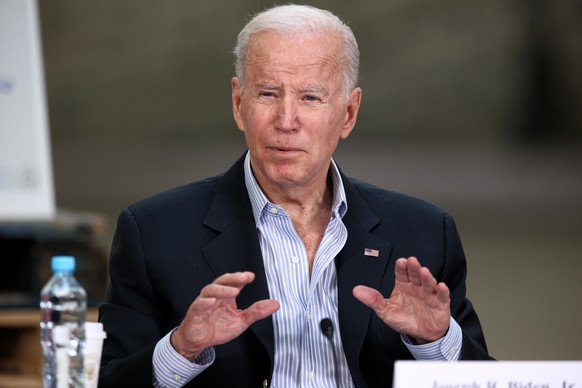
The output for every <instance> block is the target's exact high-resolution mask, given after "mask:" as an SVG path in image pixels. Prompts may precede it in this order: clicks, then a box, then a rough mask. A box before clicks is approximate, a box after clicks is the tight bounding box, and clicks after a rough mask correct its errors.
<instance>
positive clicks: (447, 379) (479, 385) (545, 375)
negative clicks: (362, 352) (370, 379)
mask: <svg viewBox="0 0 582 388" xmlns="http://www.w3.org/2000/svg"><path fill="white" fill-rule="evenodd" d="M393 388H582V361H460V362H435V361H397V362H396V363H395V365H394V384H393Z"/></svg>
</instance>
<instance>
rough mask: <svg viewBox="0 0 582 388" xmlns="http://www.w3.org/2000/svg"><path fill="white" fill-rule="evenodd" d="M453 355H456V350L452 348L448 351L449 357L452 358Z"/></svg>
mask: <svg viewBox="0 0 582 388" xmlns="http://www.w3.org/2000/svg"><path fill="white" fill-rule="evenodd" d="M455 354H457V348H455V347H452V348H451V350H449V355H450V356H451V357H454V355H455Z"/></svg>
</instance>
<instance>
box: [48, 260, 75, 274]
mask: <svg viewBox="0 0 582 388" xmlns="http://www.w3.org/2000/svg"><path fill="white" fill-rule="evenodd" d="M51 267H52V270H53V272H74V271H75V258H74V257H73V256H54V257H53V259H52V261H51Z"/></svg>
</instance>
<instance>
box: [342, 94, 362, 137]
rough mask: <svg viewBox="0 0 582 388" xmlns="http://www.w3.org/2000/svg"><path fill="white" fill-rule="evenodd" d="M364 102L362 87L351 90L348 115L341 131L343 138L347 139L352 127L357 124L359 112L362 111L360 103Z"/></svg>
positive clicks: (347, 109)
mask: <svg viewBox="0 0 582 388" xmlns="http://www.w3.org/2000/svg"><path fill="white" fill-rule="evenodd" d="M361 102H362V89H361V88H359V87H357V88H354V89H353V90H352V91H351V92H350V96H349V99H348V105H347V106H346V116H345V120H344V126H343V129H342V133H341V138H342V139H344V140H345V139H347V138H348V136H349V135H350V133H351V132H352V129H354V126H355V125H356V120H357V118H358V112H359V111H360V103H361Z"/></svg>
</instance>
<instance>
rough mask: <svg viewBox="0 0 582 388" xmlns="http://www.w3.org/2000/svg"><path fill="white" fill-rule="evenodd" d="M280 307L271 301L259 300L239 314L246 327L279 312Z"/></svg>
mask: <svg viewBox="0 0 582 388" xmlns="http://www.w3.org/2000/svg"><path fill="white" fill-rule="evenodd" d="M280 307H281V305H280V304H279V302H277V301H276V300H273V299H266V300H260V301H258V302H255V303H253V304H252V305H251V306H249V308H247V309H246V310H243V311H242V312H241V314H242V316H243V318H244V320H245V322H246V324H247V326H250V325H252V324H253V323H254V322H256V321H258V320H261V319H264V318H267V317H268V316H270V315H272V314H274V313H275V312H277V311H278V310H279V308H280Z"/></svg>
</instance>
